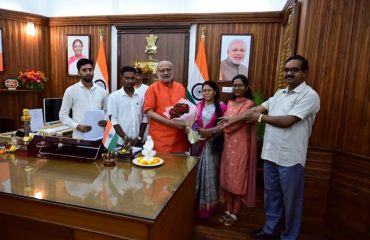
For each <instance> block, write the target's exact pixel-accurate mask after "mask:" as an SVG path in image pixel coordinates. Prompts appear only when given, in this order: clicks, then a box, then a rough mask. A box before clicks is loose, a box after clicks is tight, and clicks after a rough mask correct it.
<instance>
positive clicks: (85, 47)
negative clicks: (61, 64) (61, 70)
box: [67, 34, 90, 76]
mask: <svg viewBox="0 0 370 240" xmlns="http://www.w3.org/2000/svg"><path fill="white" fill-rule="evenodd" d="M76 40H77V41H76ZM78 40H80V41H78ZM75 41H76V42H75ZM81 43H82V51H81V53H76V51H75V49H74V47H73V44H75V46H77V45H78V46H80V47H81ZM76 49H77V51H79V49H78V48H76ZM81 58H89V59H90V35H89V34H67V73H68V76H77V75H78V71H77V65H76V63H77V61H78V60H79V59H81Z"/></svg>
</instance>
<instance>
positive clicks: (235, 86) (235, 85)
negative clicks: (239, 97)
mask: <svg viewBox="0 0 370 240" xmlns="http://www.w3.org/2000/svg"><path fill="white" fill-rule="evenodd" d="M244 87H245V86H244V84H233V86H232V88H244Z"/></svg>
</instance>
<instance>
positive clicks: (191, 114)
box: [163, 98, 200, 144]
mask: <svg viewBox="0 0 370 240" xmlns="http://www.w3.org/2000/svg"><path fill="white" fill-rule="evenodd" d="M165 110H166V111H165V112H164V113H163V115H165V116H166V117H167V118H169V119H175V120H183V121H184V122H185V123H186V129H187V133H188V140H189V142H190V143H191V144H194V143H195V142H197V141H199V138H200V136H199V134H198V132H197V131H194V130H193V129H192V125H193V123H194V122H195V116H196V113H197V107H196V106H195V105H194V104H193V103H191V102H190V101H189V100H186V99H184V98H181V99H180V100H179V101H178V103H176V104H175V105H174V106H172V107H166V109H165Z"/></svg>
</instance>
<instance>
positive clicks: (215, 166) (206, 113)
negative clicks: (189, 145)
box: [194, 80, 226, 219]
mask: <svg viewBox="0 0 370 240" xmlns="http://www.w3.org/2000/svg"><path fill="white" fill-rule="evenodd" d="M202 94H203V101H201V102H199V103H198V104H197V119H196V122H195V123H194V126H196V130H197V131H198V133H199V134H200V136H201V137H202V139H203V140H201V141H199V142H198V144H197V145H196V146H197V147H198V148H197V149H196V150H195V155H198V156H199V155H200V161H199V165H198V174H197V182H196V210H197V216H198V217H199V218H203V219H204V218H210V217H211V214H212V212H214V211H215V210H217V207H218V188H219V186H218V176H219V166H220V157H221V151H222V143H223V136H222V130H220V129H219V128H218V127H217V122H218V121H219V118H220V117H222V116H223V115H224V113H225V111H226V104H225V103H223V102H221V101H220V100H219V98H220V92H219V90H218V87H217V84H216V82H214V81H211V80H209V81H205V82H204V83H203V86H202Z"/></svg>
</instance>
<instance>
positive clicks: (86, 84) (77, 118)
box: [59, 58, 108, 139]
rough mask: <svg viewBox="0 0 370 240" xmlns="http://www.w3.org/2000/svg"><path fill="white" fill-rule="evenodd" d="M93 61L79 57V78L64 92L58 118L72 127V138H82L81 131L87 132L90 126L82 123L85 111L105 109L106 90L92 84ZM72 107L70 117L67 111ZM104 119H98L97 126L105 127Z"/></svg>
mask: <svg viewBox="0 0 370 240" xmlns="http://www.w3.org/2000/svg"><path fill="white" fill-rule="evenodd" d="M93 66H94V62H93V61H92V60H91V59H86V58H81V59H80V60H78V62H77V70H78V75H79V76H80V77H81V80H80V81H79V82H77V83H75V84H73V85H72V86H70V87H68V88H67V90H66V91H65V92H64V96H63V102H62V106H61V108H60V111H59V119H60V120H61V121H62V123H63V124H65V125H68V126H69V127H71V128H73V134H72V137H73V138H79V139H82V137H83V133H86V132H89V131H90V130H91V126H89V125H84V124H83V121H84V117H85V113H86V112H87V111H93V110H103V111H104V112H106V111H107V101H108V92H107V91H105V90H104V89H103V88H102V87H100V86H98V85H96V84H94V82H93V81H92V79H93V77H94V68H93ZM71 109H72V115H73V116H72V118H71V117H70V116H69V112H70V110H71ZM105 125H106V121H105V120H101V121H99V126H101V127H105Z"/></svg>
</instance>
